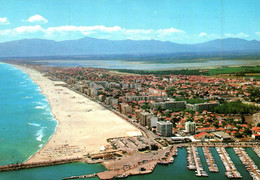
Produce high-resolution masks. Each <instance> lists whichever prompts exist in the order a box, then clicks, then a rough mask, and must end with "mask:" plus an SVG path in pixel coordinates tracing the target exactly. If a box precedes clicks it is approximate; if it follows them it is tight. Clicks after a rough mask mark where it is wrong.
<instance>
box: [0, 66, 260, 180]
mask: <svg viewBox="0 0 260 180" xmlns="http://www.w3.org/2000/svg"><path fill="white" fill-rule="evenodd" d="M56 127H57V121H56V120H55V119H54V118H53V115H52V113H51V109H50V105H49V103H48V101H47V99H46V96H45V95H43V94H41V89H40V88H39V87H38V85H36V84H35V83H34V82H33V81H32V80H31V79H30V77H29V76H28V75H27V74H25V73H24V72H22V71H21V70H19V69H16V68H14V67H13V66H11V65H9V64H5V63H0V165H5V164H13V163H21V162H23V161H25V160H27V159H28V158H29V157H30V156H31V155H33V154H34V153H35V152H37V151H38V150H39V149H40V148H41V147H42V146H44V145H45V144H46V143H47V142H48V140H49V139H50V138H51V136H52V135H53V133H54V132H55V128H56ZM198 149H199V155H200V157H201V161H202V165H203V167H204V169H205V170H206V172H207V173H208V174H209V177H208V178H206V177H196V176H195V171H191V170H188V169H187V168H186V166H187V161H186V149H185V148H179V149H178V156H177V157H175V161H174V163H173V164H170V165H167V166H165V165H158V166H157V167H156V168H155V170H154V172H153V173H152V174H147V175H138V176H132V177H128V178H127V179H129V180H135V179H140V180H161V179H163V180H172V179H177V180H178V179H180V180H185V179H187V180H190V179H213V180H215V179H216V180H217V179H227V178H226V176H225V174H224V173H225V168H224V166H223V164H222V162H221V160H220V158H219V156H218V154H217V151H216V149H215V148H211V151H212V154H213V156H214V158H215V160H216V163H217V165H218V167H219V169H220V172H219V173H210V172H209V171H208V168H207V164H206V161H205V158H204V156H203V153H202V149H201V148H198ZM226 150H227V152H228V153H229V155H230V157H231V159H232V161H233V162H234V163H235V166H236V167H237V169H238V170H239V172H240V173H241V175H242V176H243V179H251V177H250V175H249V173H248V172H247V171H246V169H245V167H244V165H243V164H242V163H241V161H240V160H239V158H238V156H237V155H236V154H235V152H234V150H233V149H232V148H227V149H226ZM246 151H247V152H248V154H249V156H250V157H251V158H252V159H253V160H254V161H255V163H256V165H257V166H258V168H260V158H259V157H258V156H257V155H256V154H255V153H254V151H253V150H252V149H251V148H246ZM104 170H106V168H105V167H104V166H103V165H101V164H86V163H71V164H64V165H57V166H50V167H40V168H33V169H26V170H19V171H9V172H0V180H13V179H14V180H61V179H62V178H64V177H70V176H74V175H85V174H92V173H97V172H101V171H104ZM90 179H98V178H97V177H94V178H90Z"/></svg>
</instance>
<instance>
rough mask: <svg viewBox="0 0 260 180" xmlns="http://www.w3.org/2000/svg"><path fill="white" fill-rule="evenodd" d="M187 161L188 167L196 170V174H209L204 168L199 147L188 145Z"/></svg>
mask: <svg viewBox="0 0 260 180" xmlns="http://www.w3.org/2000/svg"><path fill="white" fill-rule="evenodd" d="M187 162H188V165H187V168H188V169H190V170H196V171H195V172H196V176H206V177H207V176H208V174H207V173H206V171H204V170H203V167H202V164H201V160H200V157H199V153H198V148H197V147H195V146H191V147H187Z"/></svg>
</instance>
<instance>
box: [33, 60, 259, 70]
mask: <svg viewBox="0 0 260 180" xmlns="http://www.w3.org/2000/svg"><path fill="white" fill-rule="evenodd" d="M32 62H33V63H37V64H44V65H47V66H62V67H78V66H82V67H93V68H106V69H137V70H166V69H182V68H189V69H196V68H208V67H211V68H212V67H218V66H242V65H259V64H260V60H208V61H197V62H194V61H191V62H181V63H179V62H170V61H169V62H167V63H160V61H130V60H37V61H36V60H35V61H32Z"/></svg>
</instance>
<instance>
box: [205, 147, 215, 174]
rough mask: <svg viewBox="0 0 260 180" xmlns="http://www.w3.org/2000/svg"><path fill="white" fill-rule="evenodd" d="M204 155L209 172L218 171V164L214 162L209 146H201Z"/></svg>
mask: <svg viewBox="0 0 260 180" xmlns="http://www.w3.org/2000/svg"><path fill="white" fill-rule="evenodd" d="M202 150H203V154H204V157H205V159H206V162H207V165H208V169H209V171H210V172H219V169H218V166H217V164H216V163H215V160H214V158H213V156H212V154H211V151H210V148H209V147H206V146H204V147H202Z"/></svg>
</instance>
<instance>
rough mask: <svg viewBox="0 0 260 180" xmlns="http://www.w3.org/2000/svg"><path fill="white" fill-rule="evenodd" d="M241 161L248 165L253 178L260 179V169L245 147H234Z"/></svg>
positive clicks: (247, 167) (254, 179) (247, 168)
mask: <svg viewBox="0 0 260 180" xmlns="http://www.w3.org/2000/svg"><path fill="white" fill-rule="evenodd" d="M234 151H235V153H236V154H237V155H238V157H239V159H240V160H241V162H242V163H243V164H244V166H245V167H246V170H247V171H248V172H249V174H250V176H251V177H252V179H253V180H260V170H259V169H258V168H257V166H256V164H255V163H254V161H253V160H252V159H251V158H250V157H249V156H248V154H247V153H246V151H245V149H244V148H234Z"/></svg>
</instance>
